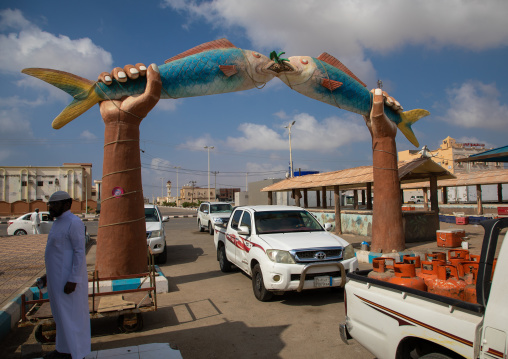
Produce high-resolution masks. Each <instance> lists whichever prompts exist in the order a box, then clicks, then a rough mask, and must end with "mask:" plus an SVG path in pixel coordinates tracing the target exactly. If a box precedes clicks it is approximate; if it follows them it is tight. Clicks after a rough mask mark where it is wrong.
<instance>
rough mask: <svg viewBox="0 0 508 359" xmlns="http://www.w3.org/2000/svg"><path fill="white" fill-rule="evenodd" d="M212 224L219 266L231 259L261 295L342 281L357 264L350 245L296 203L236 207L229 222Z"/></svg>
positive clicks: (263, 298) (265, 297)
mask: <svg viewBox="0 0 508 359" xmlns="http://www.w3.org/2000/svg"><path fill="white" fill-rule="evenodd" d="M216 229H217V230H216V231H215V236H214V242H215V248H216V250H217V260H218V261H219V266H220V269H221V271H222V272H228V271H230V270H231V266H232V265H235V266H236V267H238V268H240V269H241V270H242V271H244V272H245V273H246V274H247V275H249V276H250V277H251V278H252V288H253V291H254V296H255V297H256V298H257V299H258V300H260V301H267V300H269V299H270V298H271V297H272V296H273V294H283V293H284V292H287V291H298V292H300V291H301V290H305V289H314V288H321V287H343V286H344V284H345V283H346V273H348V272H354V271H357V270H358V260H357V258H356V257H355V251H354V249H353V246H352V245H351V244H349V243H348V242H347V241H345V240H344V239H342V238H340V237H339V236H336V235H334V234H332V233H329V230H330V229H331V225H329V224H327V225H325V228H323V226H321V224H320V223H319V222H318V221H317V220H316V218H315V217H314V216H313V215H312V214H311V213H310V212H308V211H306V210H305V209H303V208H300V207H291V206H245V207H237V208H235V210H234V212H233V214H232V216H231V219H230V220H229V222H228V224H227V226H226V227H225V228H224V227H222V226H217V227H216Z"/></svg>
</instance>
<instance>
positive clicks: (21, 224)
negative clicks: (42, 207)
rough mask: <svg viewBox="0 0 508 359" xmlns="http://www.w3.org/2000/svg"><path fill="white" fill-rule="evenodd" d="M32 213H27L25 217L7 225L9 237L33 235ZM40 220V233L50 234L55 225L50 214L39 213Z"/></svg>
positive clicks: (11, 221)
mask: <svg viewBox="0 0 508 359" xmlns="http://www.w3.org/2000/svg"><path fill="white" fill-rule="evenodd" d="M32 213H34V212H30V213H25V214H24V215H22V216H20V217H18V218H16V219H13V220H10V221H9V222H8V223H7V226H8V227H7V234H8V235H9V236H22V235H26V234H33V228H32V220H31V219H30V217H32ZM39 218H40V220H41V226H40V233H41V234H48V233H49V230H50V229H51V226H52V225H53V218H50V217H49V212H39Z"/></svg>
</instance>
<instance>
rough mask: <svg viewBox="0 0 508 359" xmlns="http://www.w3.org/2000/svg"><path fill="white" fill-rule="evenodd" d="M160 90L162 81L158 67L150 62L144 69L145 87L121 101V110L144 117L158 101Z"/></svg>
mask: <svg viewBox="0 0 508 359" xmlns="http://www.w3.org/2000/svg"><path fill="white" fill-rule="evenodd" d="M161 90H162V81H161V78H160V74H159V68H158V67H157V65H156V64H151V65H150V66H149V68H148V69H147V71H146V89H145V92H143V93H142V94H141V95H139V96H136V97H133V96H131V97H129V98H127V99H125V100H124V101H123V104H122V110H125V111H128V112H130V113H132V114H134V115H136V116H139V117H141V118H144V117H146V115H147V114H148V112H150V111H151V110H152V108H154V106H155V105H156V104H157V102H158V101H159V98H160V95H161Z"/></svg>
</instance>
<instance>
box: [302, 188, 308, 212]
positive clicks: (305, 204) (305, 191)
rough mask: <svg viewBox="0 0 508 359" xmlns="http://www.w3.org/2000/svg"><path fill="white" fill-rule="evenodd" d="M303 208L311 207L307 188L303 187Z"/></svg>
mask: <svg viewBox="0 0 508 359" xmlns="http://www.w3.org/2000/svg"><path fill="white" fill-rule="evenodd" d="M303 208H309V200H308V198H307V188H304V189H303Z"/></svg>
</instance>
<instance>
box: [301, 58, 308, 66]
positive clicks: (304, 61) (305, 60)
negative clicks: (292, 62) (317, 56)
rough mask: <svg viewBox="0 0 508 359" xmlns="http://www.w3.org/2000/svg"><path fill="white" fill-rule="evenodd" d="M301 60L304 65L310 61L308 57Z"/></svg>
mask: <svg viewBox="0 0 508 359" xmlns="http://www.w3.org/2000/svg"><path fill="white" fill-rule="evenodd" d="M300 62H301V63H302V64H304V65H307V64H308V63H309V60H307V59H300Z"/></svg>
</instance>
